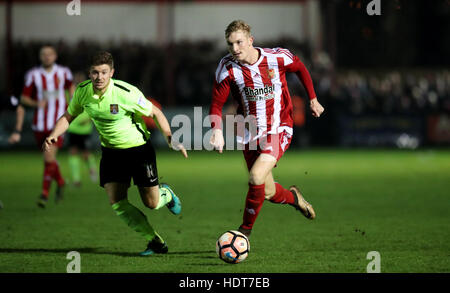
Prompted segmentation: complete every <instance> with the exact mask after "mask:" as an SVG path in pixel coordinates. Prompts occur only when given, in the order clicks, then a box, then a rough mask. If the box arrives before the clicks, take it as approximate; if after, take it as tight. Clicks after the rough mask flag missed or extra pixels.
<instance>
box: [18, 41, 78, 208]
mask: <svg viewBox="0 0 450 293" xmlns="http://www.w3.org/2000/svg"><path fill="white" fill-rule="evenodd" d="M57 57H58V56H57V53H56V49H55V48H54V47H53V46H48V45H45V46H43V47H41V49H40V51H39V58H40V60H41V66H37V67H34V68H32V69H30V70H29V71H28V72H27V73H26V75H25V85H24V88H23V90H22V96H21V99H20V103H21V104H20V105H19V106H18V107H17V110H16V113H17V117H16V127H15V130H14V132H13V133H12V134H11V136H10V138H9V142H10V143H17V142H19V141H20V139H21V132H22V125H23V120H24V118H25V107H30V108H32V109H34V118H33V122H32V129H33V132H34V137H35V140H36V143H37V145H38V146H39V148H41V146H42V144H43V142H44V141H45V138H46V137H47V136H48V135H49V134H50V132H51V130H52V129H53V127H54V125H55V123H56V121H57V120H58V118H59V117H61V116H62V115H63V114H64V112H65V111H66V108H67V100H68V99H69V98H70V97H71V96H72V95H73V93H74V91H75V87H74V85H73V84H72V73H71V71H70V69H69V68H67V67H64V66H61V65H59V64H57V63H56V59H57ZM67 95H69V96H70V97H67ZM24 106H25V107H24ZM63 142H64V140H63V139H60V140H59V141H58V143H57V144H55V145H52V146H51V149H50V150H49V151H48V152H44V154H43V157H44V174H43V178H42V191H41V195H40V196H39V198H38V202H37V204H38V206H39V207H42V208H44V207H45V206H46V204H47V201H48V197H49V190H50V186H51V183H52V181H53V180H55V181H56V183H57V188H56V196H55V201H56V202H58V201H59V200H61V199H62V197H63V188H64V185H65V181H64V178H63V176H62V175H61V171H60V168H59V164H58V161H57V160H56V155H57V153H58V148H61V147H62V146H63Z"/></svg>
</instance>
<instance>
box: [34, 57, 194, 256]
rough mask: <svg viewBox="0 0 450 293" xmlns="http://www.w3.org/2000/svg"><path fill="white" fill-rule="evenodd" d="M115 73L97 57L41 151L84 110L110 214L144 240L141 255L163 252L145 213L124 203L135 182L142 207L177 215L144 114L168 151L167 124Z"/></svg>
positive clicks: (177, 205) (163, 246) (178, 209)
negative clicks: (97, 148) (95, 136)
mask: <svg viewBox="0 0 450 293" xmlns="http://www.w3.org/2000/svg"><path fill="white" fill-rule="evenodd" d="M113 74H114V64H113V57H112V55H111V54H110V53H108V52H99V53H97V54H96V55H95V56H94V57H93V59H92V63H91V66H90V72H89V76H90V80H87V81H85V82H82V83H80V84H79V85H78V87H77V89H76V91H75V93H74V96H73V98H72V100H71V101H70V104H69V107H68V109H67V111H66V113H64V115H63V116H62V117H61V118H60V119H59V120H58V121H57V122H56V125H55V128H54V129H53V131H52V132H51V133H50V135H49V136H48V137H47V138H46V140H45V142H44V144H43V146H42V147H43V149H44V150H46V151H47V150H49V149H50V148H51V146H52V145H53V144H55V143H58V137H59V136H60V135H61V134H63V133H64V132H65V131H66V130H67V128H68V127H69V124H70V122H72V120H73V119H74V118H75V117H77V116H78V115H79V114H80V113H82V112H83V110H84V111H85V112H86V113H87V114H88V115H89V116H90V117H91V119H92V120H93V122H94V125H95V127H96V128H97V131H98V133H99V134H100V140H101V144H102V158H101V161H100V185H101V186H102V187H104V188H105V190H106V193H107V194H108V197H109V202H110V204H111V206H112V209H113V210H114V211H115V213H116V214H117V215H118V216H119V217H120V218H121V219H122V220H123V221H124V222H125V223H126V224H127V225H128V226H129V227H130V228H132V229H133V230H134V231H136V232H138V233H139V234H141V235H142V236H143V237H144V238H145V239H146V240H147V241H148V245H147V249H146V250H145V251H143V252H141V255H151V254H154V253H166V252H167V251H168V248H167V245H166V243H165V241H164V240H163V238H162V237H161V236H160V235H159V234H158V233H157V232H156V231H155V230H154V229H153V227H152V226H151V225H150V224H149V222H148V220H147V218H146V216H145V215H144V213H142V212H141V211H140V210H139V209H138V208H136V207H135V206H133V205H132V204H131V203H130V202H129V201H128V195H127V191H128V188H129V186H130V181H131V178H133V182H134V184H135V185H137V187H138V190H139V194H140V196H141V199H142V202H143V203H144V205H145V206H146V207H148V208H150V209H155V210H157V209H159V208H161V207H163V206H167V207H168V208H169V210H170V211H171V212H172V213H173V214H176V215H177V214H179V213H180V212H181V202H180V200H179V198H178V197H177V196H176V195H175V193H174V192H173V190H172V189H171V188H170V187H169V186H168V185H167V184H163V183H161V184H160V183H159V182H158V171H157V168H156V155H155V150H154V149H153V146H152V144H151V142H150V132H149V131H148V130H147V128H146V126H145V123H144V121H143V119H142V115H144V116H150V117H152V118H153V119H154V121H155V122H156V124H157V125H158V127H159V129H160V131H161V132H162V134H163V135H164V137H165V139H166V141H167V143H168V145H169V147H170V148H173V146H172V132H171V129H170V125H169V123H168V121H167V119H166V117H165V116H164V114H163V113H162V112H161V111H160V110H159V109H158V108H157V107H153V105H152V103H151V102H150V101H149V100H147V99H146V98H145V96H144V95H143V94H142V92H141V91H140V90H139V89H137V88H136V87H134V86H132V85H130V84H128V83H126V82H123V81H120V80H115V79H112V76H113ZM176 147H177V149H179V150H181V152H182V154H183V156H184V157H186V158H187V152H186V150H185V149H184V147H183V146H182V145H180V144H177V146H176ZM174 149H175V148H174Z"/></svg>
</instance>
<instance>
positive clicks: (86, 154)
mask: <svg viewBox="0 0 450 293" xmlns="http://www.w3.org/2000/svg"><path fill="white" fill-rule="evenodd" d="M83 159H84V161H85V162H86V164H87V167H88V169H89V178H91V181H92V182H97V180H98V177H97V166H96V165H97V163H96V162H95V157H94V155H93V154H92V153H91V152H90V151H89V150H88V149H85V150H84V151H83Z"/></svg>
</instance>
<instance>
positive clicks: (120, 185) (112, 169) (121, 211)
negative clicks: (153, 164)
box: [100, 147, 157, 241]
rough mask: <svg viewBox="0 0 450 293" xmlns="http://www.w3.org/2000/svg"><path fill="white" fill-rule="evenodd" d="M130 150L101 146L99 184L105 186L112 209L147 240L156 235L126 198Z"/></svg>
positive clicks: (128, 181) (128, 184)
mask: <svg viewBox="0 0 450 293" xmlns="http://www.w3.org/2000/svg"><path fill="white" fill-rule="evenodd" d="M132 157H133V156H131V155H130V150H129V149H125V150H121V149H109V148H105V147H102V158H101V160H100V186H102V187H104V188H105V191H106V193H107V194H108V198H109V203H110V204H111V207H112V209H113V210H114V212H115V213H116V215H117V216H119V217H120V218H121V219H122V220H123V221H124V222H125V223H126V224H127V225H128V226H129V227H130V228H131V229H133V230H134V231H136V232H137V233H139V234H140V235H142V236H143V237H144V238H145V239H146V240H147V241H151V240H152V239H153V238H155V237H156V236H157V234H156V232H155V230H154V229H153V227H152V226H151V225H150V224H149V223H148V220H147V217H146V216H145V215H144V213H142V212H141V211H140V210H139V209H138V208H137V207H135V206H134V205H132V204H131V203H130V202H129V201H128V198H127V192H128V188H129V186H130V182H131V176H132V175H131V174H132V172H131V170H132V167H133V165H132V164H131V163H130V162H131V161H132V160H131V159H132Z"/></svg>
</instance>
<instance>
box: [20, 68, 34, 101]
mask: <svg viewBox="0 0 450 293" xmlns="http://www.w3.org/2000/svg"><path fill="white" fill-rule="evenodd" d="M35 91H36V86H35V84H34V77H33V74H32V72H31V71H29V72H27V74H26V75H25V84H24V87H23V90H22V95H24V96H27V97H30V98H33V99H34V98H35V95H34V94H33V93H34V92H35Z"/></svg>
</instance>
